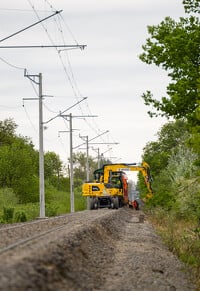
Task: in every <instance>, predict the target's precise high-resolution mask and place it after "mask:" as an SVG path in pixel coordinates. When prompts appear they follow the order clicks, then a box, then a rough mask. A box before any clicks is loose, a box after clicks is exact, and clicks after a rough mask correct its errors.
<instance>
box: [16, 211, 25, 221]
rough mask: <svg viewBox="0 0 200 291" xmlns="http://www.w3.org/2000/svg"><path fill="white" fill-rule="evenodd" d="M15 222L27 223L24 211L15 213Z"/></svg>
mask: <svg viewBox="0 0 200 291" xmlns="http://www.w3.org/2000/svg"><path fill="white" fill-rule="evenodd" d="M15 221H16V222H26V221H27V216H26V213H25V212H24V211H18V212H16V213H15Z"/></svg>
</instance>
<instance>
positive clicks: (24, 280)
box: [0, 208, 195, 291]
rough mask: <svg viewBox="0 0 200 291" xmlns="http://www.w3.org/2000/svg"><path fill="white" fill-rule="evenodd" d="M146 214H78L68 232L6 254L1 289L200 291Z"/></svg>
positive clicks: (2, 261) (64, 230)
mask: <svg viewBox="0 0 200 291" xmlns="http://www.w3.org/2000/svg"><path fill="white" fill-rule="evenodd" d="M141 215H142V213H141V212H140V211H133V210H131V209H128V208H123V209H119V210H109V209H104V210H97V211H84V212H82V213H80V212H79V213H74V214H73V215H71V216H70V221H69V222H68V223H66V226H65V227H64V228H61V229H59V230H58V229H57V230H56V231H55V232H53V233H49V234H48V235H46V236H44V237H40V239H38V240H36V239H35V240H33V241H31V242H29V243H28V244H27V245H23V247H18V248H16V249H13V250H12V251H9V252H6V253H3V254H1V256H0V290H9V291H10V290H11V291H12V290H20V291H23V290H34V291H35V290H67V291H68V290H72V291H77V290H89V291H90V290H91V291H93V290H94V291H95V290H104V291H106V290H113V291H114V290H121V291H129V290H130V291H131V290H138V291H139V290H143V291H162V290H163V291H164V290H165V291H174V290H180V291H186V290H195V288H194V286H193V285H192V283H191V282H189V281H188V279H187V276H186V273H185V270H184V266H183V265H182V264H181V263H180V262H179V261H178V260H177V258H176V257H175V256H174V255H172V253H170V252H169V251H168V250H167V248H166V247H165V246H164V245H163V243H162V242H161V240H160V238H159V237H158V236H157V235H156V234H155V232H154V230H153V228H152V226H151V224H150V223H149V222H148V221H146V220H144V222H142V219H141V221H140V218H141ZM73 217H74V220H73ZM75 218H76V219H75ZM88 218H89V219H88ZM66 220H67V218H66ZM74 221H75V222H74Z"/></svg>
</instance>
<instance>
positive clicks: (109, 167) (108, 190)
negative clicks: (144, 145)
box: [82, 162, 153, 209]
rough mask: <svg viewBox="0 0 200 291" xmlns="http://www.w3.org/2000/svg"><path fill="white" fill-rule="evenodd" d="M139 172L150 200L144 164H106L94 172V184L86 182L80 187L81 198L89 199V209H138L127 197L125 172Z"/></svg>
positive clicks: (149, 185)
mask: <svg viewBox="0 0 200 291" xmlns="http://www.w3.org/2000/svg"><path fill="white" fill-rule="evenodd" d="M127 171H137V172H141V173H142V175H143V177H144V182H145V184H146V187H147V190H148V193H147V194H146V198H151V197H152V195H153V191H152V188H151V181H152V179H151V175H150V167H149V165H148V164H147V163H146V162H142V163H141V164H136V163H131V164H129V163H119V164H106V165H104V166H103V167H102V168H101V169H97V170H96V171H94V182H86V183H84V184H83V186H82V196H84V197H89V209H97V208H101V207H108V208H116V209H117V208H119V207H121V206H123V205H125V204H128V205H130V206H133V207H134V208H135V209H138V203H137V201H135V200H134V201H131V199H130V197H129V195H128V177H127V175H126V173H125V172H127Z"/></svg>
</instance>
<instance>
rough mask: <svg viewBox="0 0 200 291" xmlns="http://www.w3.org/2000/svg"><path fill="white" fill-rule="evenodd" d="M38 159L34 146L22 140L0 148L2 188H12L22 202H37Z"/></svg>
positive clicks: (0, 183) (18, 139)
mask: <svg viewBox="0 0 200 291" xmlns="http://www.w3.org/2000/svg"><path fill="white" fill-rule="evenodd" d="M37 159H38V155H37V154H36V152H35V151H34V149H33V147H32V144H29V143H28V142H26V141H25V140H24V139H22V138H16V137H15V139H14V141H13V143H12V144H11V145H5V146H2V147H0V186H1V187H8V188H12V189H13V191H14V193H15V194H16V195H17V197H18V198H19V200H20V202H25V201H26V202H27V201H33V200H34V201H35V200H36V198H35V195H36V193H38V174H37V172H38V170H37V164H38V163H37Z"/></svg>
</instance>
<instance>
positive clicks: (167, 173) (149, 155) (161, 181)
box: [139, 120, 195, 208]
mask: <svg viewBox="0 0 200 291" xmlns="http://www.w3.org/2000/svg"><path fill="white" fill-rule="evenodd" d="M189 135H190V134H189V132H188V130H187V123H186V122H185V121H183V120H182V121H181V120H177V121H176V122H169V123H167V124H165V125H164V126H163V127H162V128H161V129H160V131H159V132H158V134H157V136H158V140H157V141H154V142H149V143H148V144H147V145H146V147H145V148H144V152H143V156H142V158H143V160H144V161H146V162H147V163H148V164H149V165H150V167H151V175H152V177H153V182H152V187H153V191H154V196H153V199H152V201H151V204H153V205H160V206H163V207H167V208H171V207H172V205H173V203H174V202H175V200H176V196H175V193H176V191H175V188H174V187H173V182H174V180H173V179H174V178H175V177H179V176H180V172H181V173H183V172H184V173H185V177H186V173H187V174H188V173H190V172H191V171H192V170H191V169H193V166H192V163H193V162H194V157H195V155H194V154H193V153H192V151H191V149H190V150H189V149H187V148H186V140H187V139H188V137H189ZM180 148H181V149H182V151H180ZM183 149H184V150H183ZM181 153H182V154H183V153H187V158H186V159H187V160H188V163H187V169H185V170H184V171H183V163H181V161H180V158H181ZM172 157H173V158H172ZM175 157H176V159H175ZM188 157H191V159H189V158H188ZM182 158H183V157H182ZM169 162H170V166H168V165H169ZM173 162H174V165H173ZM184 163H185V161H184ZM173 167H174V169H173ZM180 168H181V171H180ZM172 169H173V170H172ZM193 174H194V173H193ZM188 175H189V174H188ZM143 184H144V183H143V179H142V177H139V188H140V190H141V191H143V189H144V186H143ZM176 190H177V189H176Z"/></svg>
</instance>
